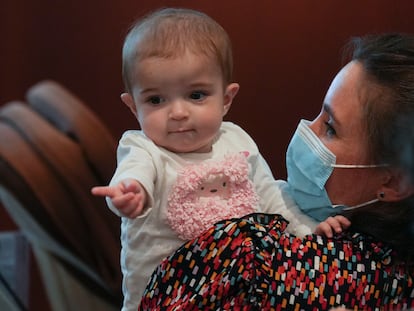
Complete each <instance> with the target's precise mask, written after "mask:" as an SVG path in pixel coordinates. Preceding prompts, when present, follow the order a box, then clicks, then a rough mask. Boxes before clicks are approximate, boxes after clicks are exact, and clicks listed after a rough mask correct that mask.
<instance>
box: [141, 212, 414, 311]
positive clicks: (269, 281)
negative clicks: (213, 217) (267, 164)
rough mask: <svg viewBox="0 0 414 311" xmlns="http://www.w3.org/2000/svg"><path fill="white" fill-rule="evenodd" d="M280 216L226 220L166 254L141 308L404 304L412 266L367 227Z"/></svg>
mask: <svg viewBox="0 0 414 311" xmlns="http://www.w3.org/2000/svg"><path fill="white" fill-rule="evenodd" d="M287 224H288V222H287V221H286V220H284V219H283V217H281V216H279V215H268V214H257V213H256V214H250V215H248V216H245V217H243V218H241V219H233V220H227V221H221V222H219V223H217V224H216V225H215V226H214V227H212V228H210V229H209V230H208V231H206V232H204V233H203V234H202V235H201V236H200V237H199V238H196V239H194V240H191V241H189V242H188V243H186V244H184V245H183V246H182V247H181V248H180V249H179V250H178V251H176V252H175V253H174V254H173V255H172V256H170V257H168V258H167V259H165V260H164V261H163V262H162V264H161V265H160V266H159V267H158V268H157V269H156V271H154V273H153V275H152V276H151V278H150V280H149V283H148V285H147V289H146V291H145V292H144V296H143V298H142V301H141V304H140V306H139V308H138V310H306V311H308V310H315V311H316V310H329V309H330V308H331V307H334V306H344V307H347V308H350V309H353V310H404V309H410V308H413V307H414V286H413V275H414V268H413V266H412V265H411V266H407V265H405V264H404V263H399V264H397V263H395V262H394V260H395V259H394V258H395V256H396V254H395V253H394V252H393V251H392V249H391V248H389V247H386V246H384V245H382V244H381V243H380V242H378V241H375V240H374V239H372V238H370V237H367V236H364V235H362V234H350V233H348V234H344V235H342V236H340V237H336V238H335V239H327V238H324V237H321V236H316V235H309V236H306V237H305V238H303V239H301V238H297V237H295V236H291V235H289V234H287V233H284V230H285V229H286V226H287Z"/></svg>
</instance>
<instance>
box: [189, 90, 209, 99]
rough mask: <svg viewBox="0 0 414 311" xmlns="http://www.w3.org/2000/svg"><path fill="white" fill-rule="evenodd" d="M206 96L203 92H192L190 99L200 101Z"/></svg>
mask: <svg viewBox="0 0 414 311" xmlns="http://www.w3.org/2000/svg"><path fill="white" fill-rule="evenodd" d="M205 96H206V93H204V92H201V91H197V92H192V93H191V94H190V98H191V99H194V100H200V99H203V98H204V97H205Z"/></svg>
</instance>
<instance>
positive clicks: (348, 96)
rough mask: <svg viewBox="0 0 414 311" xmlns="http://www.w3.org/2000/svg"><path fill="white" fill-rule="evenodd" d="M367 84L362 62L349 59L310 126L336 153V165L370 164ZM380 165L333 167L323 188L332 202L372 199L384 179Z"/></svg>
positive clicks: (345, 202) (344, 202)
mask: <svg viewBox="0 0 414 311" xmlns="http://www.w3.org/2000/svg"><path fill="white" fill-rule="evenodd" d="M369 86H370V84H369V83H368V82H367V81H366V79H365V73H364V69H363V67H362V65H361V64H360V63H358V62H351V63H349V64H348V65H346V66H345V67H344V68H343V69H342V70H341V71H340V72H339V73H338V74H337V76H336V77H335V78H334V80H333V81H332V84H331V86H330V87H329V89H328V92H327V93H326V96H325V100H324V103H323V106H322V111H321V112H320V114H319V115H318V116H317V118H316V119H315V120H313V121H312V123H311V125H310V127H311V129H312V130H313V131H314V132H315V133H316V135H317V136H318V137H319V138H320V139H321V141H322V142H323V143H324V144H325V146H326V147H327V148H328V149H329V150H331V151H332V152H333V153H334V154H335V155H336V163H337V164H376V163H371V160H370V155H369V154H368V145H367V134H366V130H365V127H364V121H365V120H364V117H363V105H365V103H366V96H367V94H368V91H369ZM382 172H383V170H382V169H380V168H352V169H350V168H347V169H345V168H335V169H334V170H333V172H332V175H331V176H330V177H329V179H328V181H327V183H326V185H325V188H326V191H327V192H328V195H329V198H330V199H331V202H332V203H333V204H345V205H348V206H353V205H357V204H360V203H364V202H367V201H369V200H372V199H375V198H376V197H377V195H378V193H379V188H380V186H381V184H382V182H383V179H382V175H381V173H382Z"/></svg>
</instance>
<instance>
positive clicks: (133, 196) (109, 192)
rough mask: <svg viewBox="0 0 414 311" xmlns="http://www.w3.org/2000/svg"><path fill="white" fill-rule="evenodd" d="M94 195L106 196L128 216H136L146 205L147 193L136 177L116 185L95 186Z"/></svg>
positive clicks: (92, 190)
mask: <svg viewBox="0 0 414 311" xmlns="http://www.w3.org/2000/svg"><path fill="white" fill-rule="evenodd" d="M91 192H92V194H93V195H97V196H106V197H109V198H110V199H111V201H112V204H113V205H114V206H115V207H116V208H117V209H118V210H119V212H120V213H121V214H122V215H123V216H125V217H128V218H135V217H137V216H139V215H140V214H141V213H142V210H143V209H144V207H145V203H146V199H147V194H146V192H145V190H144V188H143V187H142V185H141V184H140V183H139V182H138V181H137V180H135V179H125V180H123V181H121V182H120V183H118V184H117V185H114V186H103V187H93V188H92V189H91Z"/></svg>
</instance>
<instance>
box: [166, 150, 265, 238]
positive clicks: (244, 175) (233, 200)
mask: <svg viewBox="0 0 414 311" xmlns="http://www.w3.org/2000/svg"><path fill="white" fill-rule="evenodd" d="M247 156H248V153H247V152H241V153H235V154H230V155H227V156H225V157H224V159H223V160H221V161H205V162H203V163H200V164H192V165H189V166H186V167H184V168H183V169H182V171H180V172H179V173H178V177H177V181H176V183H175V185H174V186H173V187H172V189H171V192H170V194H169V197H168V210H167V221H168V224H169V225H170V226H171V228H172V229H173V230H174V231H175V232H176V233H177V234H178V236H179V237H180V238H181V239H184V240H189V239H192V238H194V237H197V236H198V235H200V234H201V233H202V232H203V231H205V230H206V229H208V228H209V227H210V226H212V225H213V224H215V223H216V222H218V221H220V220H224V219H229V218H235V217H241V216H244V215H246V214H249V213H252V212H254V211H255V210H256V207H257V205H258V202H259V198H258V196H257V194H256V192H255V190H254V186H253V183H252V182H251V181H250V179H249V164H248V162H247V159H246V157H247Z"/></svg>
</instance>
